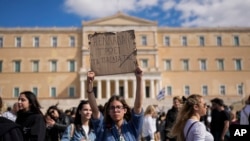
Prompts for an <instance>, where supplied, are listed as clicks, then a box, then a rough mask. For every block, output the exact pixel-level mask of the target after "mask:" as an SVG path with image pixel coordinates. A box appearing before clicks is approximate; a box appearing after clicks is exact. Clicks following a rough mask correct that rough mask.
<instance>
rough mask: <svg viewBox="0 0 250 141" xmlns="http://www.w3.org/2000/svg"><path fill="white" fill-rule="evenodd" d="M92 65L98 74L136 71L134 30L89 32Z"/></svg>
mask: <svg viewBox="0 0 250 141" xmlns="http://www.w3.org/2000/svg"><path fill="white" fill-rule="evenodd" d="M88 38H89V46H90V67H91V71H94V72H95V75H96V76H101V75H112V74H123V73H131V72H134V70H135V68H136V46H135V34H134V30H128V31H121V32H117V33H112V32H104V33H95V34H89V35H88Z"/></svg>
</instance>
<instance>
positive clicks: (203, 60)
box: [200, 59, 207, 71]
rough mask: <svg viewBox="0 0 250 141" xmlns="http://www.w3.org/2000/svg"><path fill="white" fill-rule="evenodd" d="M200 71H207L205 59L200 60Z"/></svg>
mask: <svg viewBox="0 0 250 141" xmlns="http://www.w3.org/2000/svg"><path fill="white" fill-rule="evenodd" d="M200 70H201V71H206V70H207V60H206V59H201V60H200Z"/></svg>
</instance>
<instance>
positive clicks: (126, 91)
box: [123, 79, 128, 99]
mask: <svg viewBox="0 0 250 141" xmlns="http://www.w3.org/2000/svg"><path fill="white" fill-rule="evenodd" d="M123 83H124V98H125V99H127V98H128V80H127V79H125V80H124V82H123Z"/></svg>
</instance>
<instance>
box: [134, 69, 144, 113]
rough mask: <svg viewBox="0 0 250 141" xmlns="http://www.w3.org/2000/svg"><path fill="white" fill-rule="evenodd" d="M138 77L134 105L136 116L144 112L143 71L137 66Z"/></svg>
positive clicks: (136, 73)
mask: <svg viewBox="0 0 250 141" xmlns="http://www.w3.org/2000/svg"><path fill="white" fill-rule="evenodd" d="M135 76H136V96H135V103H134V112H135V113H136V114H139V113H141V111H142V99H143V94H142V70H141V68H140V67H139V66H137V68H136V70H135Z"/></svg>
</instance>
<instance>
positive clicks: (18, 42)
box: [16, 37, 22, 47]
mask: <svg viewBox="0 0 250 141" xmlns="http://www.w3.org/2000/svg"><path fill="white" fill-rule="evenodd" d="M21 46H22V38H21V37H16V47H21Z"/></svg>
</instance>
